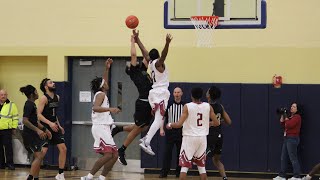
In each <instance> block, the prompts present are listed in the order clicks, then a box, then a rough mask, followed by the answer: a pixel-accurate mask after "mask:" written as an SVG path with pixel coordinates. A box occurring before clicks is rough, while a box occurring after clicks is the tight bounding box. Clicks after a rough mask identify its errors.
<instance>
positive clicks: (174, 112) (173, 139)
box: [159, 87, 185, 178]
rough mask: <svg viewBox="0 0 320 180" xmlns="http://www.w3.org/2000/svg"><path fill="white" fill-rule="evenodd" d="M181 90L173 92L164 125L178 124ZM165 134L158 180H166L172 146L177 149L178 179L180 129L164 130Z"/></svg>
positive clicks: (177, 169)
mask: <svg viewBox="0 0 320 180" xmlns="http://www.w3.org/2000/svg"><path fill="white" fill-rule="evenodd" d="M182 94H183V93H182V90H181V88H179V87H176V88H175V89H174V90H173V97H174V100H173V101H172V102H169V104H168V107H167V110H166V114H165V123H164V124H167V123H174V122H178V120H179V118H180V116H181V114H182V109H183V105H184V104H185V103H184V102H182V101H181V97H182ZM165 133H166V145H165V153H164V158H163V167H162V169H161V173H160V176H159V178H166V177H167V176H168V173H169V171H170V166H171V159H172V149H173V146H174V145H176V149H177V162H176V177H179V174H180V169H181V167H180V166H179V154H180V148H181V143H182V128H180V129H170V130H168V129H167V128H165Z"/></svg>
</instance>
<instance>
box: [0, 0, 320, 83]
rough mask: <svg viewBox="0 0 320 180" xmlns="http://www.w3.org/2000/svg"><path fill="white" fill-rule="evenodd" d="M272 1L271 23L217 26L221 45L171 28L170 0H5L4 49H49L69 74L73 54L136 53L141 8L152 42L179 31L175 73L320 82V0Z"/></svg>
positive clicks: (176, 77)
mask: <svg viewBox="0 0 320 180" xmlns="http://www.w3.org/2000/svg"><path fill="white" fill-rule="evenodd" d="M267 3H268V5H267V9H268V21H267V26H268V27H267V29H264V30H217V31H216V32H215V34H214V36H215V48H212V49H199V48H195V47H194V41H195V34H194V31H193V30H166V29H164V28H163V0H151V1H150V0H125V1H103V0H91V1H84V0H69V1H63V0H56V1H49V0H30V1H18V0H2V1H1V2H0V22H1V28H0V39H1V41H0V56H46V57H48V58H47V61H48V63H47V64H46V65H47V72H46V75H47V76H48V77H50V78H52V79H54V80H56V81H63V80H67V63H66V59H65V57H66V56H71V55H73V56H77V55H88V56H94V55H99V56H128V55H129V37H130V30H129V29H127V28H126V27H125V24H124V20H125V18H126V16H128V15H130V14H134V15H136V16H138V17H139V19H140V25H139V29H140V32H141V35H140V36H141V39H142V40H143V42H145V44H146V46H147V47H149V48H151V47H156V48H159V49H160V50H161V49H162V47H163V44H164V40H165V34H166V33H168V32H169V33H171V34H172V35H173V36H174V39H173V41H172V47H171V49H170V52H169V56H168V62H167V63H168V67H169V68H170V74H171V78H170V80H171V81H175V82H189V81H191V82H244V83H270V82H271V78H272V76H273V75H274V74H280V75H283V76H284V81H285V83H312V84H319V83H320V74H319V72H318V71H317V69H318V67H320V66H319V57H320V56H319V53H317V52H318V51H319V50H320V36H317V33H318V32H320V25H319V23H317V20H318V19H320V12H319V11H318V7H320V1H319V0H309V1H308V3H301V2H300V1H298V0H278V1H276V0H274V1H267ZM195 67H196V68H195ZM195 69H197V71H196V70H195ZM190 72H194V73H190Z"/></svg>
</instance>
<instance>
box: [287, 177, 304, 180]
mask: <svg viewBox="0 0 320 180" xmlns="http://www.w3.org/2000/svg"><path fill="white" fill-rule="evenodd" d="M288 180H301V178H296V177H292V178H290V179H288Z"/></svg>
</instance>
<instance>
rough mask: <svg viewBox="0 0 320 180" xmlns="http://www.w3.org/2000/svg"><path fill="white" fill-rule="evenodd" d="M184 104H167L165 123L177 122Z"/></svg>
mask: <svg viewBox="0 0 320 180" xmlns="http://www.w3.org/2000/svg"><path fill="white" fill-rule="evenodd" d="M184 104H185V103H184V102H182V101H181V102H179V103H178V102H175V101H172V102H169V104H168V108H167V111H166V120H167V123H175V122H178V121H179V118H180V116H181V114H182V110H183V105H184Z"/></svg>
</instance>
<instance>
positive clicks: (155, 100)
mask: <svg viewBox="0 0 320 180" xmlns="http://www.w3.org/2000/svg"><path fill="white" fill-rule="evenodd" d="M133 35H134V37H135V41H136V43H137V44H138V46H139V48H140V50H141V52H142V54H143V57H144V58H145V60H146V61H147V62H148V63H149V68H150V70H151V78H152V81H153V85H152V89H151V90H150V92H149V96H148V100H149V103H150V106H151V108H152V112H153V114H154V121H153V123H152V125H151V127H150V129H149V131H148V133H147V135H146V136H145V137H143V138H142V139H140V142H141V143H140V144H139V146H140V147H141V148H142V149H143V150H144V151H145V152H146V153H148V154H150V155H155V153H154V152H153V151H152V148H151V146H150V142H151V140H152V138H153V136H154V135H155V134H156V132H157V131H158V129H159V128H160V135H161V136H164V129H163V122H164V114H165V111H166V108H167V105H168V100H169V97H170V92H169V90H168V87H169V73H168V68H167V66H166V65H165V64H164V61H165V60H166V57H167V54H168V50H169V45H170V42H171V40H172V36H171V35H170V34H167V36H166V44H165V46H164V48H163V50H162V52H161V56H160V55H159V52H158V50H156V49H151V51H150V52H149V53H148V51H147V50H146V48H145V47H144V45H143V44H142V42H141V41H140V38H139V32H137V31H135V30H134V31H133Z"/></svg>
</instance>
